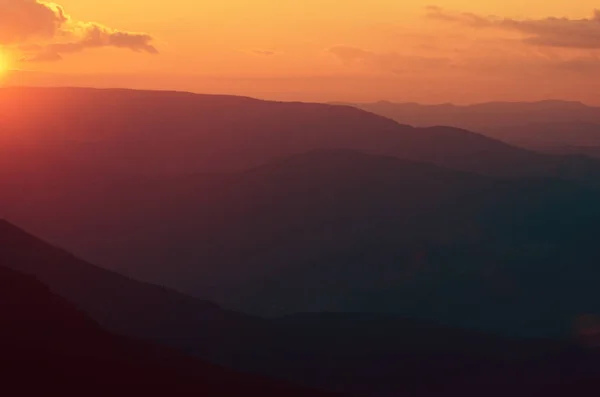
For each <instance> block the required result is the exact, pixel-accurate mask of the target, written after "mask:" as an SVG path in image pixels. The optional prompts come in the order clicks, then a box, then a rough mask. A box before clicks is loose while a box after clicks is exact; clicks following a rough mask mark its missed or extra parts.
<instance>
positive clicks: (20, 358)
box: [0, 263, 326, 396]
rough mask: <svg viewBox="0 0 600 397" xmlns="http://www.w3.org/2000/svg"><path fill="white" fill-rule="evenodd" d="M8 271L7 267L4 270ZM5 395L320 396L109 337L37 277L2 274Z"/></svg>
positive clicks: (0, 365)
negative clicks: (14, 392) (251, 394)
mask: <svg viewBox="0 0 600 397" xmlns="http://www.w3.org/2000/svg"><path fill="white" fill-rule="evenodd" d="M2 264H5V263H2ZM0 316H1V317H2V328H1V329H0V349H1V350H2V356H1V358H0V370H1V371H2V386H3V388H4V390H17V388H18V390H19V393H34V392H35V393H44V394H61V395H78V394H85V395H93V396H102V395H108V394H110V395H117V396H121V395H130V393H131V391H132V390H133V389H134V388H135V390H136V393H150V392H154V393H156V392H159V393H168V394H169V395H196V394H201V395H214V396H217V395H218V396H222V395H228V396H242V395H247V393H259V394H261V395H267V396H268V395H272V396H319V395H326V394H324V393H319V392H312V391H309V390H302V389H300V388H292V387H289V386H287V385H283V384H279V383H277V382H270V381H266V380H263V379H260V378H255V377H252V376H248V375H243V374H237V373H235V372H233V371H229V370H225V369H222V368H219V367H216V366H212V365H209V364H204V363H201V362H199V361H196V360H194V359H191V358H188V357H186V356H183V355H181V354H179V353H177V352H175V351H171V350H169V349H166V348H162V347H158V346H154V345H152V344H149V343H145V342H140V341H136V340H133V339H127V338H123V337H118V336H114V335H111V334H110V333H108V332H106V331H104V330H103V329H102V328H101V327H100V326H98V325H97V324H96V323H95V322H94V321H92V320H90V319H88V318H87V317H86V316H85V315H84V314H82V313H81V312H79V311H78V310H77V309H75V307H73V306H71V304H70V303H68V302H67V301H65V300H64V299H63V298H59V297H57V296H56V295H54V294H52V293H51V292H50V291H49V290H48V289H47V288H45V287H44V286H43V285H42V284H41V283H39V282H38V281H37V280H35V279H34V278H33V277H29V276H25V275H21V274H19V273H16V272H14V271H12V270H9V269H7V268H5V267H3V266H0Z"/></svg>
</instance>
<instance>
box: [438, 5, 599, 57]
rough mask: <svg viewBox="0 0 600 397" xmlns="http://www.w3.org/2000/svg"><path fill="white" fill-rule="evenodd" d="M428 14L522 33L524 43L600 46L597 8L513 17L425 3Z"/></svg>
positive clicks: (442, 18)
mask: <svg viewBox="0 0 600 397" xmlns="http://www.w3.org/2000/svg"><path fill="white" fill-rule="evenodd" d="M427 16H428V18H430V19H435V20H439V21H444V22H450V23H458V24H461V25H464V26H469V27H472V28H478V29H499V30H504V31H511V32H516V33H519V34H521V35H523V39H522V41H523V42H524V43H526V44H531V45H536V46H544V47H556V48H573V49H600V10H594V12H593V15H592V16H591V17H590V18H583V19H569V18H557V17H549V18H542V19H512V18H502V17H497V16H482V15H477V14H474V13H469V12H453V11H448V10H445V9H443V8H440V7H435V6H430V7H427Z"/></svg>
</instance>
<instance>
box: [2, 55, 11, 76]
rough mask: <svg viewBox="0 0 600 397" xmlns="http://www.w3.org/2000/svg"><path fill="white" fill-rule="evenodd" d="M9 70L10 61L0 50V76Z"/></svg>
mask: <svg viewBox="0 0 600 397" xmlns="http://www.w3.org/2000/svg"><path fill="white" fill-rule="evenodd" d="M9 69H10V60H9V58H8V55H7V54H6V53H5V52H4V51H2V50H1V49H0V76H2V75H4V74H6V73H7V72H8V70H9Z"/></svg>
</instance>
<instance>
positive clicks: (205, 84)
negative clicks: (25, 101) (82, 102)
mask: <svg viewBox="0 0 600 397" xmlns="http://www.w3.org/2000/svg"><path fill="white" fill-rule="evenodd" d="M56 3H57V4H54V3H44V2H41V1H38V2H36V1H34V0H0V48H1V50H0V51H1V53H2V55H0V68H2V67H4V68H6V66H2V65H6V64H7V65H8V68H10V69H11V70H12V71H11V72H8V73H6V72H5V73H4V77H3V79H4V84H7V85H15V84H24V85H86V86H97V87H131V88H151V89H177V90H189V91H195V92H207V93H225V94H241V95H250V96H257V97H263V98H269V99H282V100H314V101H332V100H340V101H373V100H393V101H418V102H424V103H442V102H455V103H471V102H481V101H492V100H538V99H548V98H554V99H557V98H560V99H570V100H581V101H584V102H588V103H593V104H600V94H598V93H600V11H595V7H599V8H600V4H599V3H598V2H597V1H592V0H578V1H569V0H545V1H522V0H489V1H486V2H477V3H476V2H473V1H470V0H469V1H467V0H428V1H424V0H407V1H398V0H301V1H300V0H284V1H282V0H252V1H250V0H218V1H202V0H171V1H168V2H163V1H160V2H159V1H155V0H57V1H56Z"/></svg>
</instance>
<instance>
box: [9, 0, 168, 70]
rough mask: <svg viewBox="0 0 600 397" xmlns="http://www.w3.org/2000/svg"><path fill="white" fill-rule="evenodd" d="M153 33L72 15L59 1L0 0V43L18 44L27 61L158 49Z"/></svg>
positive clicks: (151, 52)
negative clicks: (102, 51)
mask: <svg viewBox="0 0 600 397" xmlns="http://www.w3.org/2000/svg"><path fill="white" fill-rule="evenodd" d="M153 40H154V39H153V37H152V36H150V35H148V34H146V33H136V32H128V31H122V30H118V29H113V28H110V27H108V26H104V25H101V24H99V23H95V22H85V21H79V20H76V19H74V18H72V17H71V16H70V15H69V14H67V12H66V11H65V10H64V8H63V7H62V6H60V5H58V4H56V3H51V2H45V1H40V0H0V45H3V46H12V47H16V48H18V49H19V50H20V51H21V52H22V53H23V61H32V62H41V61H46V62H47V61H58V60H61V59H62V56H63V55H64V54H70V53H75V52H81V51H84V50H86V49H89V48H100V47H116V48H124V49H128V50H131V51H136V52H145V53H150V54H156V53H158V50H157V49H156V47H155V46H154V45H153Z"/></svg>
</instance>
